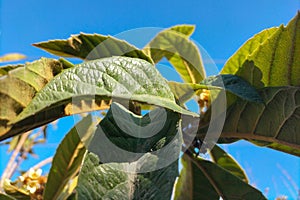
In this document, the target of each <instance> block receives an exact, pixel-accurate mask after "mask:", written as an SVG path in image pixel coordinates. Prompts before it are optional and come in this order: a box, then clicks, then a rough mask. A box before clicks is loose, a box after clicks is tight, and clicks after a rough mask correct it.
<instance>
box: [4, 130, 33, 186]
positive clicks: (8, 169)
mask: <svg viewBox="0 0 300 200" xmlns="http://www.w3.org/2000/svg"><path fill="white" fill-rule="evenodd" d="M30 133H31V131H28V132H26V133H24V134H23V135H22V136H21V138H20V141H19V142H18V145H17V146H16V148H15V150H14V151H13V153H12V155H11V157H10V159H9V161H8V163H7V165H6V168H5V170H4V172H3V174H2V178H1V181H0V187H2V186H3V183H4V180H5V179H6V178H10V176H11V175H12V174H13V172H14V170H13V169H16V167H15V168H14V167H13V165H14V163H15V160H16V157H17V156H18V154H19V153H20V150H21V149H22V147H23V144H24V143H25V141H26V139H27V138H28V136H29V134H30Z"/></svg>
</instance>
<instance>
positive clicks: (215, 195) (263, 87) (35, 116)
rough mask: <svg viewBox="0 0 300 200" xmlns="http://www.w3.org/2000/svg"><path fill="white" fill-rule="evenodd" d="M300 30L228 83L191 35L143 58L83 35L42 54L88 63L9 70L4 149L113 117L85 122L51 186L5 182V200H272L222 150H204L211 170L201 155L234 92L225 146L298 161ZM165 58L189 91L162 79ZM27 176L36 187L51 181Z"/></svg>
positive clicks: (1, 128)
mask: <svg viewBox="0 0 300 200" xmlns="http://www.w3.org/2000/svg"><path fill="white" fill-rule="evenodd" d="M299 20H300V15H299V13H298V14H297V15H296V16H295V17H294V18H293V19H292V20H291V21H290V22H289V24H288V25H287V26H286V27H284V26H280V27H274V28H270V29H267V30H264V31H262V32H260V33H258V34H257V35H255V36H254V37H252V38H250V39H249V40H248V41H247V42H246V43H245V44H244V45H242V46H241V47H240V49H238V50H237V52H236V53H235V54H234V55H233V56H232V57H231V58H230V59H229V60H228V61H227V62H226V64H225V65H224V67H223V69H222V71H221V73H220V75H217V76H210V77H206V74H205V69H204V67H203V61H202V60H201V53H200V51H199V49H198V47H197V45H195V44H194V42H193V41H192V40H190V38H189V37H190V36H191V34H192V33H193V32H194V29H195V27H194V26H191V25H178V26H174V27H171V28H168V29H166V30H163V31H161V32H159V33H158V34H157V35H156V36H155V37H154V38H153V39H152V40H151V41H149V43H148V44H147V45H146V46H145V48H143V49H138V48H136V47H134V46H133V45H131V44H129V43H127V42H126V41H123V40H119V39H117V38H114V37H111V36H103V35H99V34H83V33H81V34H79V35H73V36H71V37H70V38H69V39H66V40H51V41H46V42H41V43H37V44H34V46H36V47H39V48H42V49H43V50H45V51H48V52H49V53H51V54H54V55H57V56H62V57H77V58H80V59H83V60H84V61H83V62H82V63H80V64H76V65H74V64H72V63H70V62H69V61H67V60H65V59H64V58H60V59H48V58H41V59H40V60H37V61H34V62H31V63H26V64H24V65H8V66H3V67H1V68H0V76H1V77H0V103H1V107H0V140H5V139H7V138H11V137H13V139H12V140H11V141H10V145H16V144H17V143H16V140H15V138H17V141H20V135H24V132H26V131H30V130H33V129H34V128H37V127H41V126H43V125H45V124H48V123H50V122H52V121H54V120H56V119H59V118H61V117H64V116H68V115H74V114H78V113H87V112H91V111H97V110H104V111H105V115H104V117H102V119H100V118H97V120H96V121H93V120H92V117H91V115H88V116H86V117H84V118H83V119H82V120H81V121H80V122H79V123H78V124H76V125H75V126H74V127H73V128H72V129H71V130H70V131H69V133H67V134H66V135H65V138H64V139H63V141H62V142H61V144H60V145H59V147H58V148H57V151H56V154H55V155H54V159H53V162H52V167H51V169H50V172H49V175H48V177H47V181H45V184H44V185H43V184H39V185H35V187H36V188H35V190H33V189H32V187H31V188H29V187H28V183H25V182H24V180H23V179H24V177H25V175H24V177H23V179H22V180H21V179H20V180H18V181H15V182H13V181H11V180H9V179H6V180H5V181H2V183H3V188H4V191H5V193H1V194H0V199H30V198H37V197H38V198H41V199H83V198H84V199H171V197H173V198H174V199H210V200H211V199H219V198H220V197H222V198H223V199H224V200H226V199H230V200H232V199H266V198H265V197H264V196H263V194H262V193H261V192H260V191H258V190H257V189H256V188H254V187H253V186H251V185H249V183H248V179H247V176H246V174H245V172H244V170H243V169H242V168H241V167H240V165H239V164H238V163H237V162H236V161H235V160H234V159H233V158H232V157H231V156H230V155H228V154H227V153H226V152H225V151H224V150H222V149H221V148H220V147H219V146H218V145H216V146H215V147H214V148H212V149H208V150H207V149H205V150H206V151H209V152H210V155H211V158H212V160H205V159H203V158H201V153H202V152H199V151H200V150H201V148H200V147H201V145H205V143H203V141H205V137H206V136H207V131H208V129H209V124H210V123H211V122H213V120H218V117H221V116H218V117H217V118H212V113H213V112H212V109H213V106H212V105H213V103H214V102H216V99H218V98H219V96H220V95H221V91H225V94H226V96H227V104H225V106H226V115H225V113H222V114H221V115H224V117H225V123H224V127H223V130H222V132H221V134H220V138H219V139H218V140H217V141H216V142H217V143H232V142H235V141H237V140H241V139H244V140H247V141H249V142H252V143H254V144H256V145H259V146H265V147H269V148H272V149H276V150H279V151H283V152H286V153H289V154H293V155H296V156H299V155H300V136H299V130H300V123H299V119H300V88H299V85H300V57H299V54H300V33H299V32H300V23H298V22H299ZM22 58H23V57H22ZM163 58H166V59H167V60H168V61H169V63H170V65H172V66H173V67H174V69H175V70H176V71H177V73H178V74H179V76H180V77H181V78H182V81H183V82H168V81H167V80H166V79H165V78H164V77H163V76H162V75H161V74H160V72H159V71H158V70H157V69H156V66H155V65H156V64H157V63H159V62H160V61H161V60H162V59H163ZM2 59H4V58H2ZM7 59H8V58H7V57H5V61H7ZM12 59H16V58H12ZM220 82H221V83H222V84H221V85H220V84H218V83H220ZM192 97H196V98H197V100H198V104H199V107H200V110H201V111H203V112H201V113H195V112H192V111H190V110H189V108H188V107H187V105H186V104H185V103H186V102H187V101H189V100H190V99H191V98H192ZM204 108H205V109H204ZM145 110H148V113H146V114H144V113H145ZM143 114H144V115H143ZM185 119H188V122H187V121H185ZM120 124H121V126H120ZM187 130H192V131H194V132H195V135H194V136H192V135H190V134H189V132H188V131H187ZM191 137H192V138H191ZM105 138H106V139H107V141H108V142H105V140H104V139H105ZM111 145H113V146H114V147H116V148H112V146H111ZM118 149H121V150H118ZM156 152H163V153H164V154H162V155H165V157H164V156H162V155H161V154H156ZM180 152H182V154H183V157H182V158H180V154H181V153H180ZM199 154H200V155H199ZM170 159H171V160H172V162H171V163H168V164H165V163H166V160H170ZM178 159H181V162H182V167H183V168H182V170H181V172H180V174H178ZM35 173H37V172H35ZM27 175H28V174H27ZM26 177H27V179H28V180H30V181H31V183H35V182H34V181H38V180H41V178H42V177H40V176H37V175H36V176H33V175H32V174H29V175H28V176H26ZM2 178H3V177H2ZM4 178H5V177H4ZM8 178H9V177H8ZM43 180H44V179H43ZM42 186H43V187H42ZM28 188H29V189H28Z"/></svg>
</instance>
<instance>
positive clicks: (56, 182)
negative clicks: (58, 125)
mask: <svg viewBox="0 0 300 200" xmlns="http://www.w3.org/2000/svg"><path fill="white" fill-rule="evenodd" d="M95 125H96V124H95V123H93V122H92V117H91V116H90V115H88V116H87V117H85V118H83V119H82V120H81V121H80V122H79V123H78V124H76V125H75V126H74V127H73V128H72V129H71V130H70V131H69V133H68V134H67V135H66V136H65V138H64V139H63V141H62V142H61V143H60V145H59V146H58V148H57V150H56V153H55V155H54V158H53V162H52V166H51V169H50V172H49V175H48V181H47V184H46V187H45V190H44V195H43V198H44V199H45V200H46V199H50V200H54V199H60V198H59V197H60V195H61V193H62V191H63V189H64V188H65V187H66V185H67V184H68V183H69V181H70V180H71V179H72V178H74V176H75V175H76V174H77V173H78V172H79V169H80V166H81V163H82V160H83V156H84V154H85V152H86V148H85V146H84V144H83V142H82V139H81V138H83V136H82V135H81V133H83V132H84V133H85V134H86V136H88V135H91V134H92V133H93V131H94V130H93V129H94V127H95Z"/></svg>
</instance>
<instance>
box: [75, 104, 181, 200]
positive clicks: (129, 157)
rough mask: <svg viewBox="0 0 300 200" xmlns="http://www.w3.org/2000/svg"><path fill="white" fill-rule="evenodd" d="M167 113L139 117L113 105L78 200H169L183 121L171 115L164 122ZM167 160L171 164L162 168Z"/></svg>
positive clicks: (91, 148)
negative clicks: (169, 160) (180, 123)
mask: <svg viewBox="0 0 300 200" xmlns="http://www.w3.org/2000/svg"><path fill="white" fill-rule="evenodd" d="M164 112H165V111H164V109H162V108H158V109H155V110H153V111H151V112H150V113H148V114H146V115H145V116H137V115H135V114H133V113H132V112H130V111H128V110H127V109H125V108H124V106H122V105H120V104H117V103H113V104H112V105H111V109H110V110H109V111H108V113H107V115H106V116H105V118H104V119H103V120H102V121H101V122H100V124H99V126H98V128H97V130H96V132H95V134H94V137H93V139H92V140H91V142H90V144H89V147H88V150H89V151H91V152H90V153H88V154H87V156H86V158H85V161H84V164H83V166H82V170H81V172H80V175H79V179H78V186H77V188H76V191H77V194H78V197H79V199H170V197H171V195H172V189H173V184H174V181H175V179H176V177H177V176H178V162H177V159H178V157H179V154H180V150H181V144H182V139H181V132H180V130H181V129H180V127H179V115H178V114H177V113H174V112H172V111H167V113H166V116H165V117H163V115H164V114H163V113H164ZM163 118H165V121H164V120H163ZM161 125H162V126H161ZM157 128H159V129H157ZM105 138H107V139H105ZM111 145H112V146H111ZM167 145H171V146H169V147H167ZM119 149H121V150H119ZM158 151H160V152H163V154H159V153H157V152H158ZM99 158H100V160H99ZM167 159H171V162H170V163H167V164H166V165H164V162H166V160H167ZM172 161H173V162H172ZM103 163H104V164H103ZM126 169H127V170H126ZM128 170H129V171H128ZM90 188H93V190H91V189H90Z"/></svg>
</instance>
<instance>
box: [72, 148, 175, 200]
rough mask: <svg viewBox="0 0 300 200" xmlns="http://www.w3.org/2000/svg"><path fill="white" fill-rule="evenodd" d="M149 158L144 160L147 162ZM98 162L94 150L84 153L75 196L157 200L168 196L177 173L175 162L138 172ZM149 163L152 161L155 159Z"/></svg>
mask: <svg viewBox="0 0 300 200" xmlns="http://www.w3.org/2000/svg"><path fill="white" fill-rule="evenodd" d="M141 159H142V158H141ZM147 159H148V158H147ZM150 161H151V160H150ZM150 161H147V162H148V164H149V163H150ZM99 162H100V161H99V158H98V157H97V156H96V155H95V154H93V153H91V152H90V153H88V154H87V155H86V157H85V160H84V164H83V166H82V169H81V172H80V175H79V179H78V186H77V188H76V191H77V194H78V199H86V200H94V199H99V200H101V199H112V200H113V199H115V200H119V199H122V200H131V199H136V200H138V199H147V200H160V199H170V198H171V195H172V189H173V184H174V181H175V178H176V176H177V175H178V164H177V162H175V163H173V164H171V165H169V166H168V167H166V168H163V169H159V170H156V171H152V172H148V173H139V174H133V173H132V172H131V173H126V172H125V171H121V170H120V168H119V166H117V165H118V163H106V164H99ZM151 163H152V164H153V165H155V162H154V161H153V162H151ZM133 164H134V163H131V165H133ZM141 167H143V166H141Z"/></svg>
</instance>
